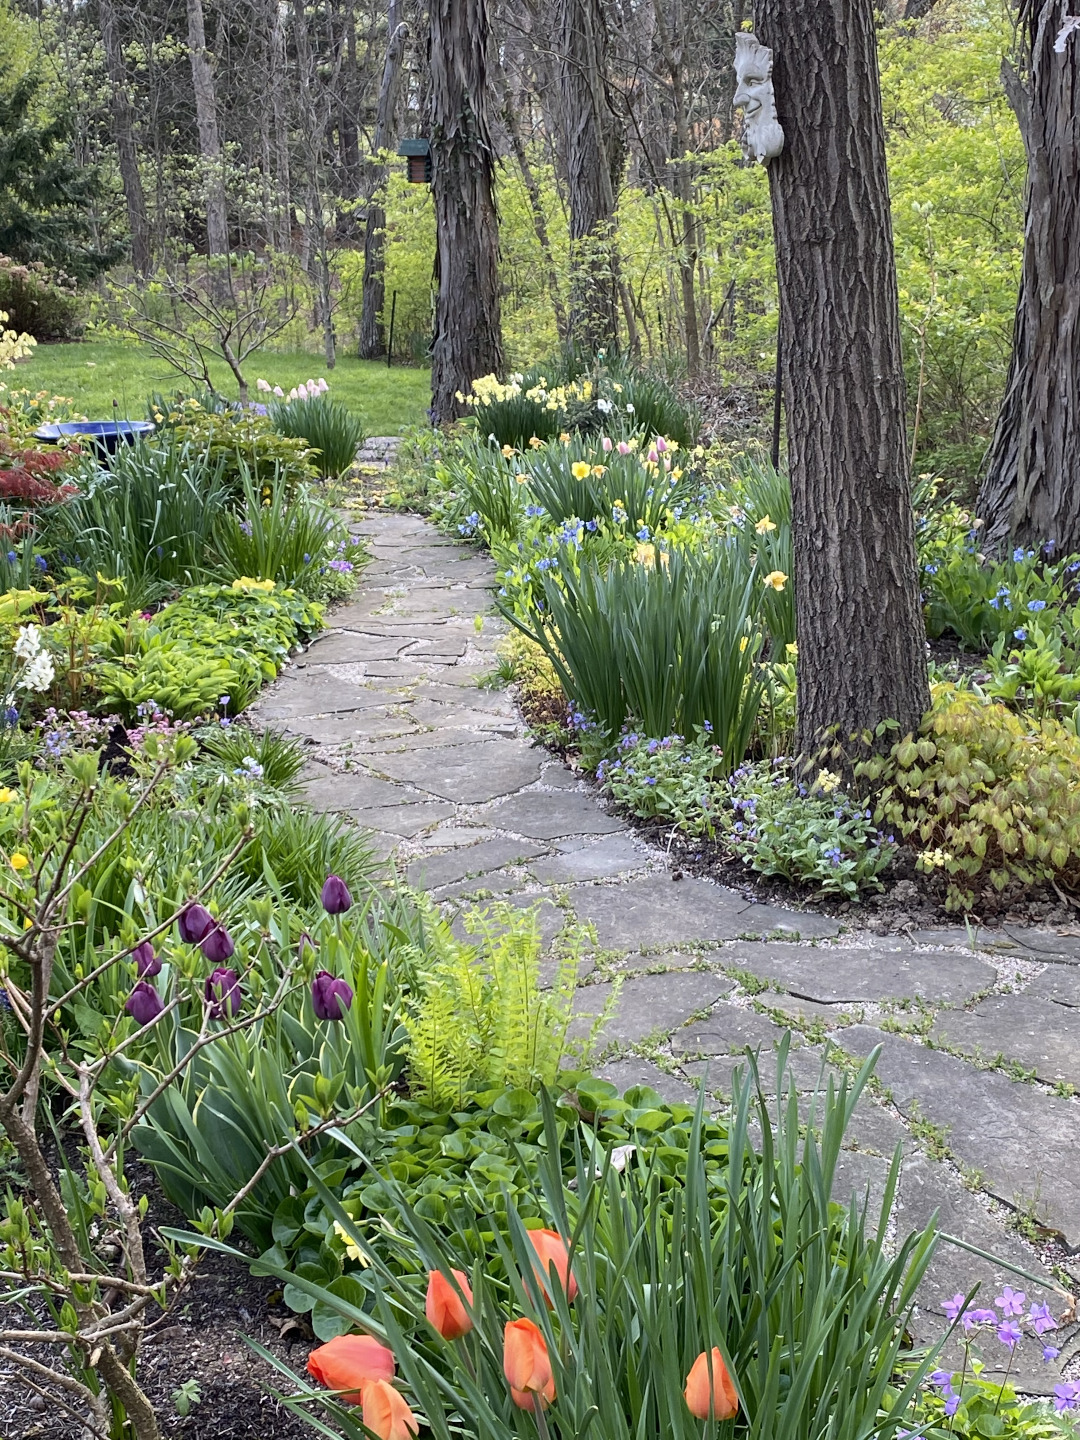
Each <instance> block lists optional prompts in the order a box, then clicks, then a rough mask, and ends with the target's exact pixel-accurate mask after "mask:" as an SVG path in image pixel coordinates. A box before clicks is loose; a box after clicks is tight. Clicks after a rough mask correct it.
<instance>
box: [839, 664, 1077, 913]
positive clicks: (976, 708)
mask: <svg viewBox="0 0 1080 1440" xmlns="http://www.w3.org/2000/svg"><path fill="white" fill-rule="evenodd" d="M860 770H861V773H862V774H864V775H865V776H866V778H868V779H870V780H872V781H874V782H876V783H879V784H882V785H883V789H882V791H881V801H880V808H879V812H878V813H879V815H880V816H881V818H882V820H883V821H884V822H885V823H886V824H888V825H889V826H891V827H895V829H896V831H897V833H898V834H900V835H903V836H904V837H905V838H906V839H909V840H910V841H912V843H914V844H916V845H917V846H918V847H919V852H920V853H919V867H920V869H922V870H923V871H925V872H927V873H934V872H940V873H941V874H943V875H944V876H945V877H946V880H947V885H948V888H947V895H946V901H945V903H946V906H947V907H948V908H949V909H951V910H960V909H968V908H970V907H971V905H972V904H973V903H974V900H975V887H976V886H977V885H978V886H980V887H981V886H983V885H984V884H985V883H986V882H988V883H989V884H990V885H991V886H992V887H993V888H994V889H995V890H1004V889H1005V887H1006V886H1007V885H1008V884H1009V883H1010V882H1011V881H1019V882H1021V883H1023V884H1025V885H1036V884H1044V883H1047V882H1049V881H1053V882H1055V883H1056V884H1057V885H1059V886H1061V887H1062V888H1064V889H1066V890H1070V891H1075V890H1076V889H1077V888H1078V887H1080V785H1078V783H1077V775H1078V774H1080V739H1078V738H1077V736H1076V733H1075V731H1073V730H1072V729H1069V728H1067V727H1066V726H1065V725H1063V724H1061V722H1059V721H1057V720H1052V719H1046V720H1043V721H1042V722H1041V723H1040V724H1037V725H1035V724H1032V723H1031V722H1030V721H1027V720H1025V719H1024V718H1023V717H1022V716H1019V715H1014V714H1013V713H1012V711H1010V710H1008V709H1007V708H1006V707H1005V706H1004V705H995V704H987V701H986V697H985V696H983V695H981V694H977V693H974V692H965V691H960V690H956V689H953V688H951V687H950V686H946V685H940V686H935V687H934V692H933V701H932V704H931V708H930V710H929V711H928V712H927V714H926V716H925V717H924V719H923V724H922V728H921V730H920V733H919V734H918V735H917V736H916V735H908V736H906V737H905V738H904V739H903V740H902V741H900V742H899V744H897V745H894V746H893V749H892V752H891V754H890V756H888V757H887V758H886V759H884V760H876V761H868V762H866V764H865V765H864V766H862V767H860Z"/></svg>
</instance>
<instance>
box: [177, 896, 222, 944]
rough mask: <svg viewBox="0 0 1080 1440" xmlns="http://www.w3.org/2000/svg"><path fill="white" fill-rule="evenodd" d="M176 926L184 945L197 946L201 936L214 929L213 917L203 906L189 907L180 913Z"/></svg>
mask: <svg viewBox="0 0 1080 1440" xmlns="http://www.w3.org/2000/svg"><path fill="white" fill-rule="evenodd" d="M176 925H177V929H178V930H179V931H180V939H181V940H183V942H184V944H185V945H198V943H199V941H200V940H201V939H202V938H203V936H204V935H207V934H208V933H209V932H210V931H211V930H212V929H213V928H214V917H213V916H212V915H211V914H210V911H209V910H207V909H206V907H205V906H203V905H189V906H188V907H187V909H186V910H181V911H180V916H179V919H178V920H177V922H176Z"/></svg>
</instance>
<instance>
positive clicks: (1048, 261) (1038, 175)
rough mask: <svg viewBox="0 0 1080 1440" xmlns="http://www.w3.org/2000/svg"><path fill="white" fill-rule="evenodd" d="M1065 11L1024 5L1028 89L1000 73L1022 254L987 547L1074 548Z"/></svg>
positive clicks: (993, 454) (1074, 121)
mask: <svg viewBox="0 0 1080 1440" xmlns="http://www.w3.org/2000/svg"><path fill="white" fill-rule="evenodd" d="M1069 8H1070V7H1069V6H1068V5H1067V4H1066V3H1064V0H1030V3H1029V5H1028V6H1027V7H1026V14H1025V19H1026V21H1027V37H1028V43H1029V45H1030V74H1029V76H1028V80H1027V84H1024V83H1023V82H1021V80H1020V78H1019V77H1018V76H1017V75H1016V74H1015V72H1014V71H1012V69H1011V67H1005V68H1004V69H1003V79H1004V81H1005V87H1006V93H1007V94H1008V96H1009V100H1010V102H1011V103H1012V106H1013V109H1014V110H1015V111H1016V114H1017V118H1018V120H1019V122H1020V133H1021V134H1022V136H1023V138H1024V146H1025V149H1026V151H1027V192H1026V202H1025V223H1024V258H1023V269H1022V272H1021V277H1020V295H1019V299H1018V302H1017V307H1016V328H1015V332H1014V335H1013V349H1012V358H1011V360H1010V364H1009V375H1008V380H1007V382H1006V387H1005V398H1004V400H1003V401H1002V405H1001V411H1000V413H999V415H998V421H997V427H996V429H995V431H994V440H993V444H992V446H991V449H990V457H989V461H988V463H987V472H986V478H985V480H984V481H983V484H982V488H981V489H980V491H979V501H978V511H979V514H980V515H981V516H982V517H983V518H984V519H985V521H986V542H987V543H988V544H991V545H1001V544H1003V543H1005V542H1006V541H1010V542H1019V543H1021V544H1035V545H1042V544H1043V543H1045V542H1049V541H1053V543H1054V545H1055V547H1056V548H1057V551H1058V553H1059V554H1068V553H1070V552H1072V551H1075V550H1080V484H1078V483H1077V481H1078V477H1080V31H1078V30H1073V31H1072V33H1071V34H1067V35H1065V38H1064V40H1063V41H1059V39H1058V37H1059V36H1060V35H1061V34H1062V33H1063V26H1064V22H1065V18H1066V14H1067V12H1068V10H1069ZM1059 43H1060V44H1061V45H1062V48H1061V49H1060V50H1058V49H1056V48H1055V47H1056V45H1057V44H1059Z"/></svg>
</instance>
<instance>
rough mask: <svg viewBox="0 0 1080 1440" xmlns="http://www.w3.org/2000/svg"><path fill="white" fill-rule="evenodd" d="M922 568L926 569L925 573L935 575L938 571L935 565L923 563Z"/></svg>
mask: <svg viewBox="0 0 1080 1440" xmlns="http://www.w3.org/2000/svg"><path fill="white" fill-rule="evenodd" d="M923 569H924V570H925V571H926V573H927V575H936V574H937V572H938V567H937V566H936V565H924V566H923Z"/></svg>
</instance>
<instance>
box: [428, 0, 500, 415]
mask: <svg viewBox="0 0 1080 1440" xmlns="http://www.w3.org/2000/svg"><path fill="white" fill-rule="evenodd" d="M430 16H431V49H430V72H431V102H430V103H431V122H432V123H431V155H432V163H433V182H432V188H433V190H434V195H435V219H436V233H437V244H438V251H437V256H436V263H437V274H438V278H439V298H438V304H437V307H436V315H435V340H434V344H433V346H432V352H431V415H432V419H433V420H434V422H435V424H436V425H443V424H445V423H446V422H447V421H448V420H453V419H455V418H457V417H458V416H459V415H461V414H463V413H464V410H465V407H464V405H463V404H462V402H461V401H460V400H459V399H458V398H457V397H458V395H459V394H462V393H464V392H467V391H468V390H469V389H470V388H471V386H472V382H473V381H474V380H475V379H477V378H478V377H479V376H481V375H488V374H491V373H496V372H498V371H500V370H501V369H502V364H503V349H502V329H501V325H500V318H499V232H498V217H497V214H496V210H495V185H494V181H495V147H494V145H493V144H492V140H491V130H490V126H489V123H488V116H487V103H488V95H489V93H490V84H491V78H490V70H489V64H488V47H489V45H490V43H491V41H490V29H491V26H490V18H489V15H488V6H487V0H431V4H430Z"/></svg>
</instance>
